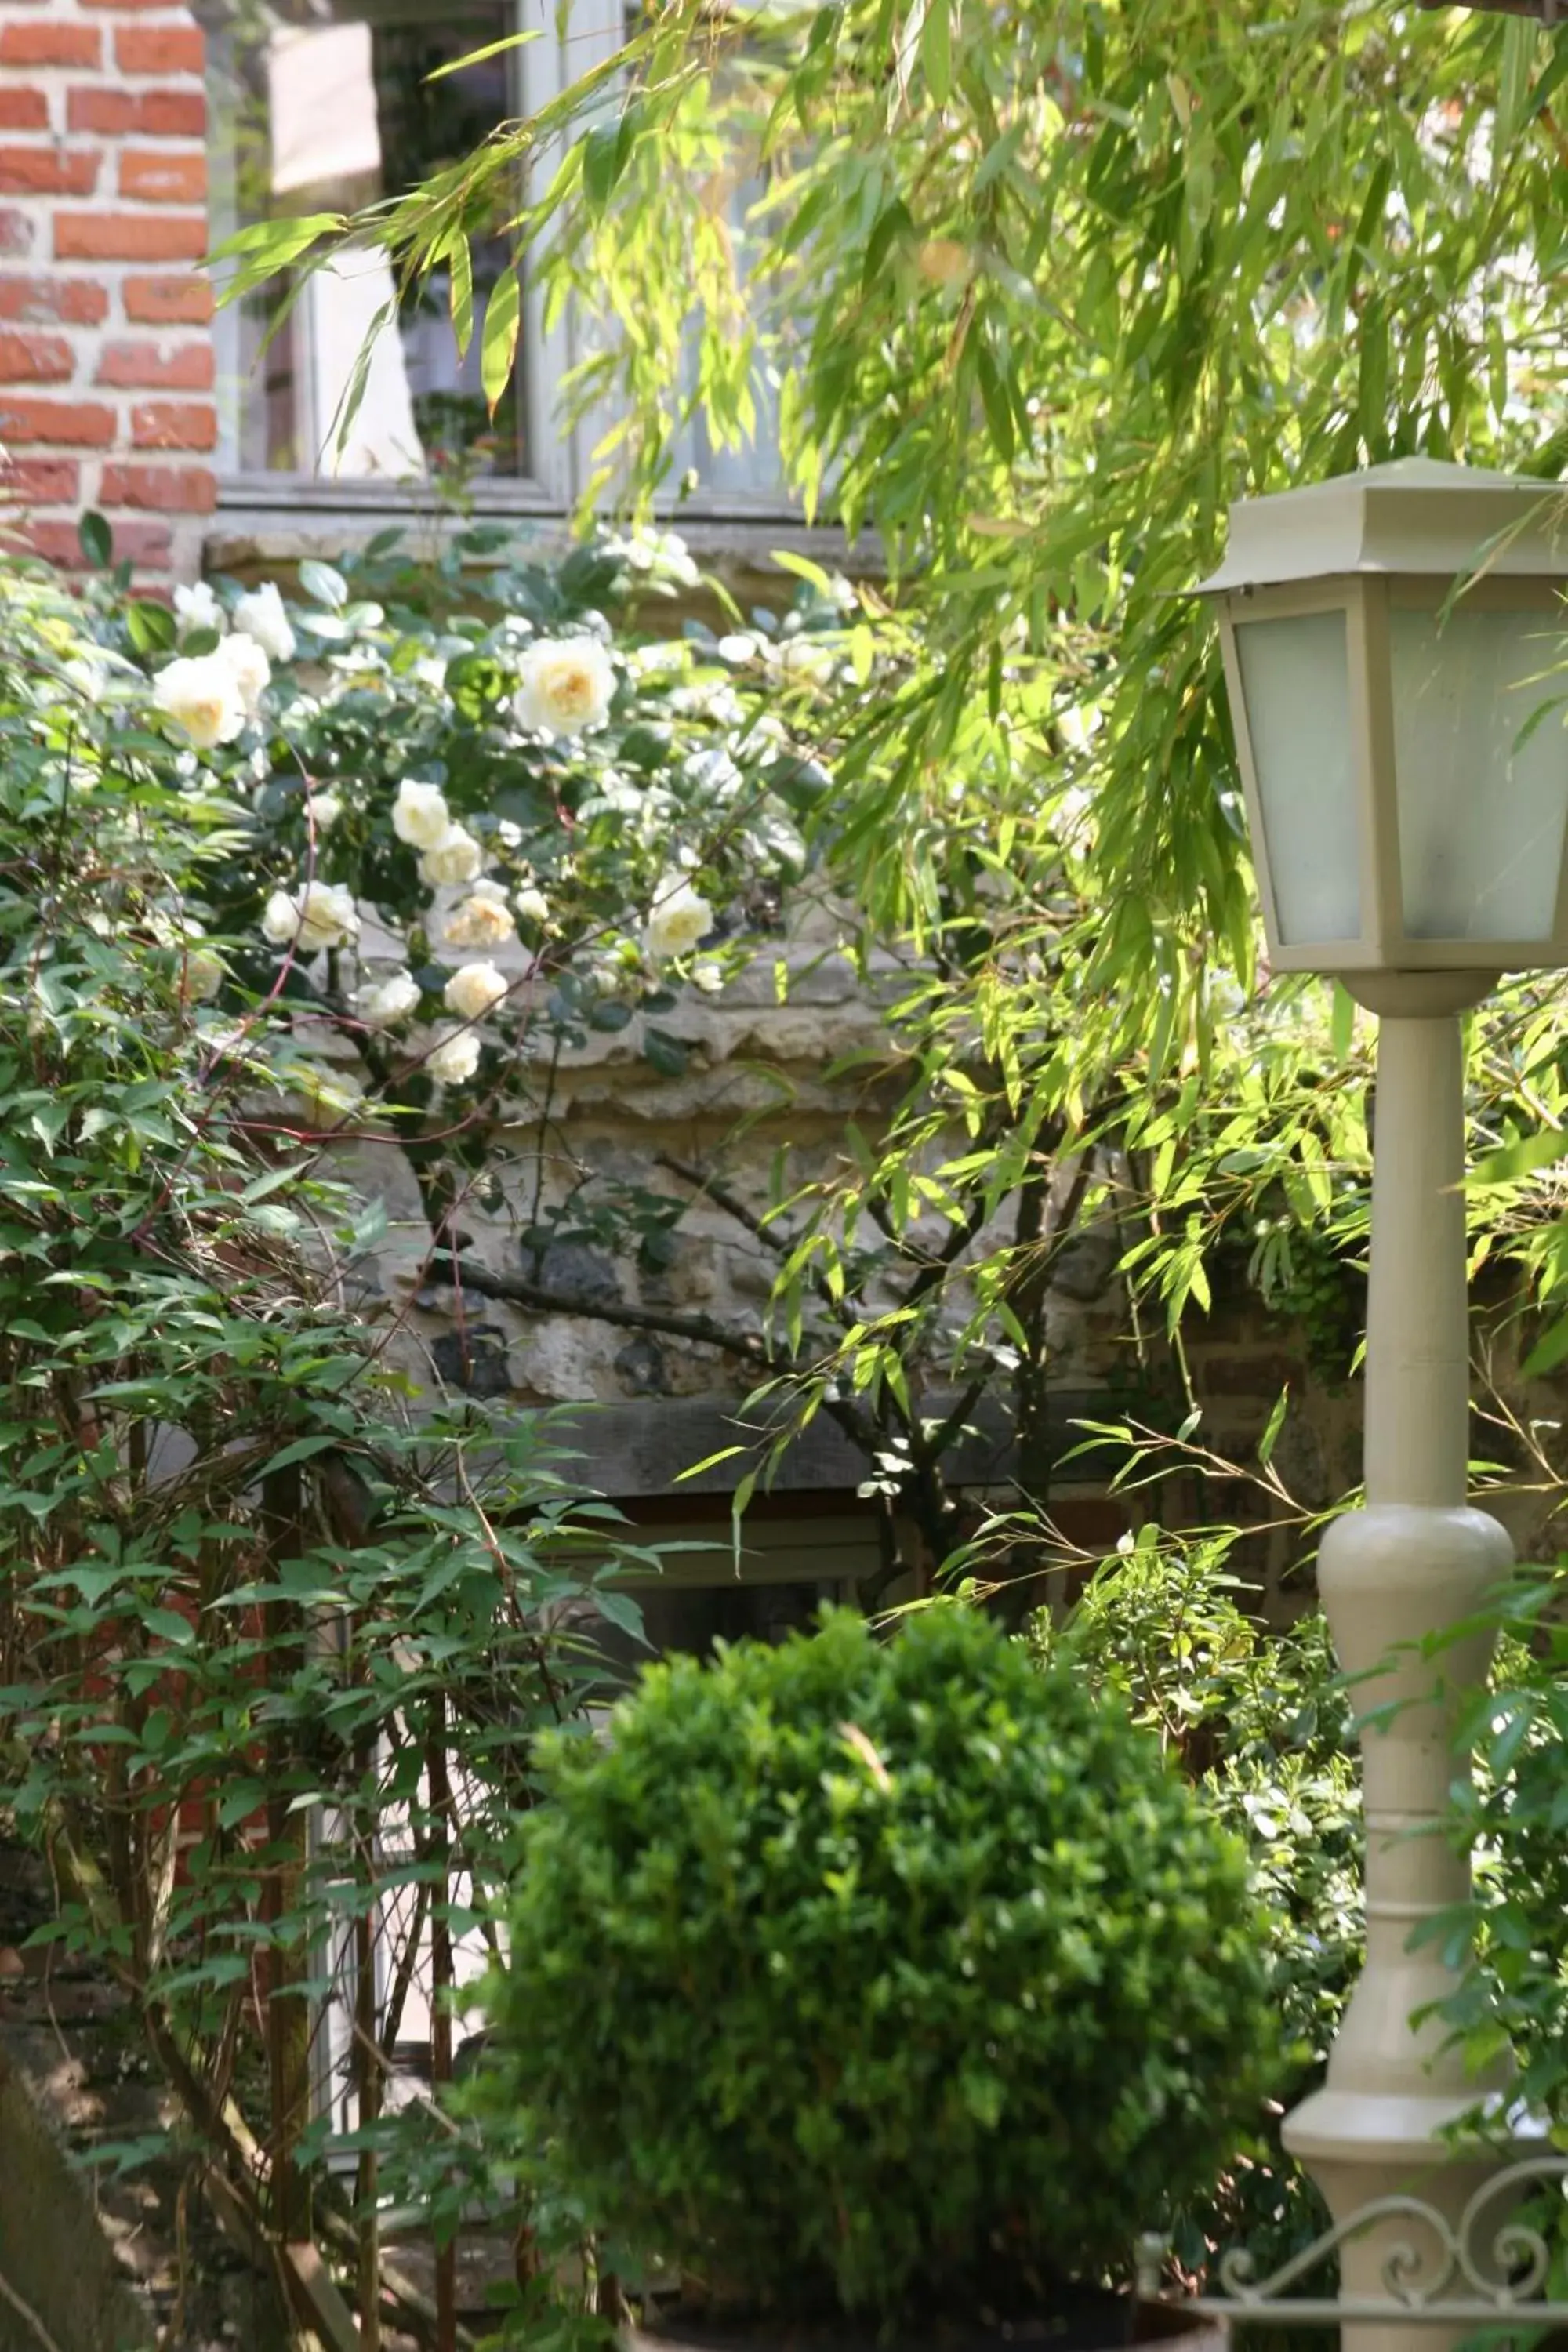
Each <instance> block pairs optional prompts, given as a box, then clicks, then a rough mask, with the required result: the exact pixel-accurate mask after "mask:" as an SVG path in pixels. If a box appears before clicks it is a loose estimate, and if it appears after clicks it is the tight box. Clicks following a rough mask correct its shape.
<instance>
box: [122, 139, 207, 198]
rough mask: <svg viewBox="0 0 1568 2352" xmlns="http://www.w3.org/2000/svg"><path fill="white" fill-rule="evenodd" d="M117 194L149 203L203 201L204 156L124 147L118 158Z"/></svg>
mask: <svg viewBox="0 0 1568 2352" xmlns="http://www.w3.org/2000/svg"><path fill="white" fill-rule="evenodd" d="M120 193H121V195H122V196H140V197H141V198H142V200H143V202H144V203H146V204H150V205H201V204H205V202H206V194H207V159H206V157H205V155H171V154H168V153H167V152H164V151H163V149H162V148H157V147H153V148H148V147H127V148H126V149H125V150H124V151H123V152H122V153H121V158H120Z"/></svg>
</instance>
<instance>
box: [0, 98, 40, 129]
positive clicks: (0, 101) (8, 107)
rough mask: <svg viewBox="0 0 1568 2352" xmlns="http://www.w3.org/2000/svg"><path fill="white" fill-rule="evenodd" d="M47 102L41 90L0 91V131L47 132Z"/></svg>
mask: <svg viewBox="0 0 1568 2352" xmlns="http://www.w3.org/2000/svg"><path fill="white" fill-rule="evenodd" d="M48 127H49V101H48V100H47V98H46V97H45V95H44V93H43V91H42V90H41V89H0V131H47V129H48Z"/></svg>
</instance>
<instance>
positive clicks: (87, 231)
mask: <svg viewBox="0 0 1568 2352" xmlns="http://www.w3.org/2000/svg"><path fill="white" fill-rule="evenodd" d="M206 249H207V224H206V216H205V214H203V213H57V214H56V215H55V258H56V260H57V261H196V260H199V259H200V257H201V256H202V255H203V254H204V253H205V251H206Z"/></svg>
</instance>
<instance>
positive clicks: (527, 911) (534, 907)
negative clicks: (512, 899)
mask: <svg viewBox="0 0 1568 2352" xmlns="http://www.w3.org/2000/svg"><path fill="white" fill-rule="evenodd" d="M517 911H518V913H519V914H520V915H521V917H522V919H523V921H524V922H525V923H547V922H548V921H549V920H550V901H549V899H548V898H546V897H545V895H544V893H543V891H542V890H541V889H540V888H539V887H538V886H537V885H532V886H531V887H529V888H527V889H525V890H520V891H519V892H518V894H517Z"/></svg>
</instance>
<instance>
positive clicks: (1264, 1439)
mask: <svg viewBox="0 0 1568 2352" xmlns="http://www.w3.org/2000/svg"><path fill="white" fill-rule="evenodd" d="M1289 1406H1290V1384H1289V1381H1287V1382H1286V1384H1285V1386H1284V1387H1283V1388H1282V1389H1281V1390H1280V1391H1279V1395H1278V1396H1277V1397H1276V1399H1275V1400H1274V1404H1273V1408H1272V1410H1271V1412H1269V1415H1268V1423H1267V1425H1266V1427H1265V1429H1264V1432H1263V1434H1262V1436H1261V1437H1260V1438H1259V1439H1258V1460H1259V1462H1261V1463H1262V1465H1263V1466H1264V1468H1265V1469H1267V1468H1268V1465H1269V1463H1270V1461H1271V1460H1272V1459H1273V1455H1274V1448H1275V1447H1276V1445H1277V1444H1279V1433H1280V1431H1281V1430H1282V1429H1283V1428H1284V1426H1285V1415H1286V1413H1287V1412H1289Z"/></svg>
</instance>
